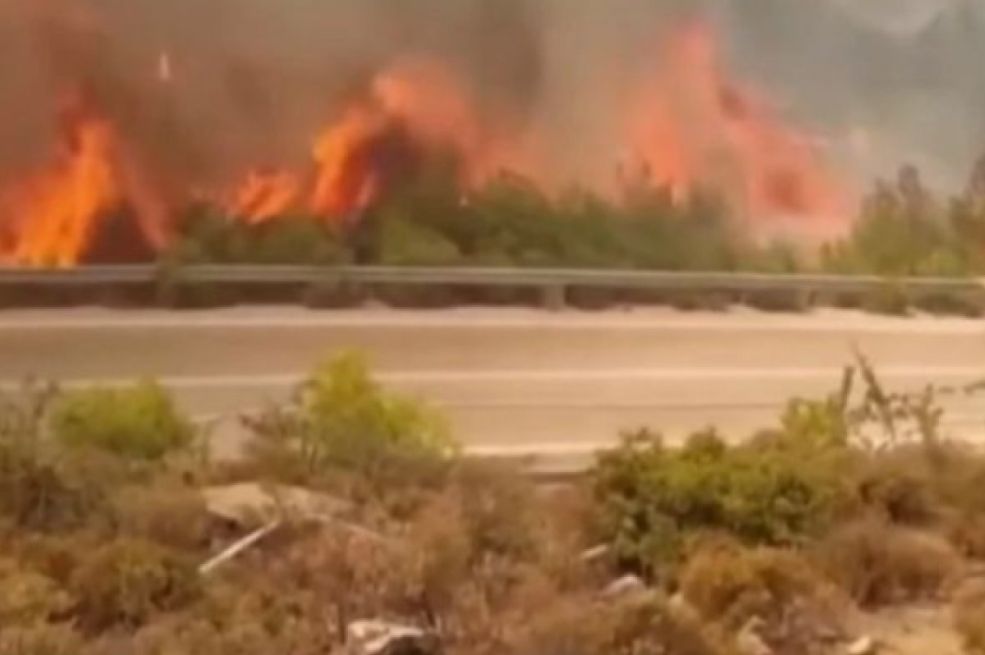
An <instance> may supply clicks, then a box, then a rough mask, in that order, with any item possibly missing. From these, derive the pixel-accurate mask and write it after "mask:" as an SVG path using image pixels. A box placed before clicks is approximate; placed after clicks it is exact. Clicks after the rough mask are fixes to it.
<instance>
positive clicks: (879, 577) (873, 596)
mask: <svg viewBox="0 0 985 655" xmlns="http://www.w3.org/2000/svg"><path fill="white" fill-rule="evenodd" d="M816 553H817V560H818V562H819V564H820V565H821V566H822V567H823V569H824V570H825V571H827V573H828V574H829V575H830V577H831V578H832V579H833V580H834V581H835V582H836V583H837V584H838V585H839V586H841V587H842V588H843V589H844V590H845V591H846V592H848V594H850V595H851V596H852V598H854V599H855V600H856V601H857V602H858V603H859V604H861V605H865V606H878V605H885V604H892V603H898V602H904V601H910V600H919V599H928V598H934V597H936V596H937V595H938V594H939V593H940V591H941V588H942V585H943V584H944V583H946V582H947V581H948V580H949V578H950V577H951V576H952V575H954V574H955V572H956V571H957V569H958V566H959V564H960V562H959V558H958V556H957V553H956V552H955V551H954V549H953V547H952V546H951V545H950V544H949V543H948V542H947V541H946V540H944V539H942V538H940V537H937V536H936V535H933V534H931V533H928V532H921V531H918V530H914V529H911V528H903V527H899V526H894V525H891V524H889V523H886V522H885V521H883V520H880V519H877V518H864V519H859V520H857V521H854V522H851V523H848V524H845V525H843V526H840V527H839V528H836V529H835V530H834V531H832V532H831V533H830V534H829V535H828V536H827V537H826V538H825V539H823V540H821V541H820V542H819V543H818V545H817V548H816Z"/></svg>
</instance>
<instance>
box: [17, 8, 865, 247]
mask: <svg viewBox="0 0 985 655" xmlns="http://www.w3.org/2000/svg"><path fill="white" fill-rule="evenodd" d="M715 36H716V35H715V33H714V32H713V31H712V30H711V29H710V27H709V26H708V25H706V24H704V23H700V22H693V23H688V24H686V25H684V26H682V28H681V29H679V30H678V31H677V32H675V33H674V34H673V35H671V37H670V38H669V39H667V40H666V41H665V42H664V43H663V47H662V48H661V50H660V52H659V57H658V58H657V64H656V65H655V67H654V70H653V71H651V74H650V75H649V77H648V79H647V80H646V82H645V83H644V84H642V85H641V87H640V88H638V89H636V93H635V94H631V95H630V97H631V99H632V102H631V103H630V106H629V107H628V108H627V109H626V112H625V119H624V121H623V122H622V124H619V123H617V124H614V125H611V126H609V127H608V128H607V129H606V130H605V132H606V135H605V136H607V137H609V138H608V141H604V142H603V141H601V140H600V143H601V145H602V147H605V146H609V147H611V149H612V151H616V150H618V149H619V148H620V147H622V148H625V147H627V146H628V147H630V148H631V149H632V152H633V158H634V162H633V163H635V164H636V165H637V167H638V169H639V170H640V171H641V173H642V174H643V176H644V177H645V179H646V180H647V181H648V182H651V183H655V184H659V185H662V186H665V187H667V188H668V189H669V190H670V192H671V197H672V198H673V199H674V200H675V201H677V202H681V201H684V200H686V199H687V196H688V195H689V194H690V193H691V192H692V191H693V190H694V189H695V188H698V187H706V188H710V189H713V190H715V191H718V192H719V193H721V194H722V195H723V196H724V199H725V200H726V201H728V202H729V203H730V205H731V206H732V208H733V209H734V210H735V211H736V213H737V214H739V215H741V216H743V217H745V218H746V219H748V220H751V221H753V220H755V221H757V224H758V222H759V221H761V220H763V219H765V218H776V217H779V218H790V217H793V218H797V219H802V218H811V219H817V220H814V222H813V223H812V225H813V224H818V223H824V222H825V221H824V220H822V219H840V218H844V217H845V216H846V215H847V207H848V198H847V194H846V193H845V191H844V189H843V187H842V186H841V185H840V183H839V181H838V180H837V179H836V178H835V177H834V176H833V175H832V174H831V172H830V171H829V170H828V169H827V168H826V167H825V164H824V161H823V156H822V155H823V153H822V152H821V151H820V149H819V147H818V146H817V144H816V143H815V142H812V141H811V139H809V138H807V137H806V136H804V135H802V134H800V133H799V132H797V131H796V130H794V129H792V128H790V127H788V126H787V125H785V124H784V123H783V122H782V121H781V120H780V118H779V115H778V112H777V111H775V110H774V108H773V107H772V106H771V105H770V104H769V103H768V102H767V101H766V100H764V99H763V97H762V96H761V95H760V94H759V93H757V92H755V91H754V90H751V89H749V88H747V87H746V86H744V85H742V84H739V83H736V82H734V81H732V80H730V79H729V78H728V76H727V75H726V72H725V70H724V67H723V65H722V63H721V57H720V54H719V52H718V48H717V43H716V41H715ZM157 64H158V67H157V77H158V80H159V81H161V82H170V81H171V80H172V79H173V77H174V70H173V68H172V61H171V59H170V55H168V53H167V52H163V53H161V55H160V57H159V58H158V62H157ZM471 91H472V89H470V87H469V86H468V84H467V83H465V82H464V81H463V80H461V79H459V78H458V77H457V76H456V75H455V70H454V69H453V68H450V67H446V66H443V65H442V64H441V63H440V62H437V61H435V60H431V59H425V58H407V59H402V60H398V61H397V62H396V63H395V64H394V65H392V66H390V67H389V68H386V69H384V70H382V71H381V72H380V73H379V74H378V75H377V76H376V77H375V78H373V79H372V80H371V81H370V84H369V85H368V86H367V88H366V91H365V93H364V94H363V96H362V97H360V98H358V99H356V100H355V101H353V102H351V103H349V104H347V105H345V106H343V107H341V108H340V111H338V113H337V114H336V115H335V116H334V117H333V120H331V121H330V122H329V123H328V124H327V125H326V126H325V127H324V128H323V129H321V130H320V131H319V132H318V134H316V135H315V138H314V139H313V143H312V146H311V152H310V159H309V161H308V162H307V164H306V167H305V168H304V169H302V170H293V169H291V168H252V169H246V170H249V172H248V173H247V174H246V175H245V176H244V178H243V179H242V180H241V181H239V183H238V184H234V185H232V186H231V187H230V188H229V189H225V190H219V191H215V190H213V191H212V192H211V193H207V194H205V195H207V196H209V197H211V198H212V199H213V200H216V201H217V202H220V203H221V205H222V206H223V207H224V208H225V209H226V211H227V212H228V214H229V215H230V216H231V217H233V218H234V219H236V220H243V221H246V222H248V223H251V224H256V223H262V222H265V221H268V220H271V219H274V218H276V217H278V216H281V215H284V214H285V213H287V212H289V211H292V210H297V211H307V212H312V213H314V214H316V215H318V216H319V217H321V218H322V219H324V220H326V221H334V222H341V221H345V220H351V219H352V218H355V217H358V215H359V214H360V213H361V212H362V211H363V210H365V209H367V208H368V207H370V206H371V205H373V204H374V203H376V202H378V201H379V200H380V198H381V197H382V196H383V195H384V194H386V193H388V192H389V191H390V190H391V188H392V186H393V185H394V184H399V183H400V182H402V181H403V179H404V177H405V176H407V175H413V174H414V173H415V170H416V168H417V167H418V166H419V164H420V160H421V158H424V157H429V156H431V155H434V154H443V153H446V152H447V153H451V154H453V155H454V158H455V161H456V164H457V173H458V175H459V183H460V184H461V187H462V189H461V190H462V191H467V190H470V189H474V188H476V187H479V186H481V185H483V184H485V183H486V182H488V181H489V180H490V178H492V177H493V176H495V175H496V174H498V173H500V172H503V171H508V172H512V173H518V174H520V175H522V176H524V177H526V178H527V179H529V180H530V181H531V182H533V183H535V184H537V185H539V186H540V187H541V188H542V189H544V190H546V191H551V190H554V189H557V188H558V186H559V184H558V183H572V182H573V183H580V184H581V185H583V186H587V187H588V188H592V189H595V190H605V189H606V186H607V185H606V184H605V181H604V180H598V179H594V180H584V179H580V180H555V179H553V175H552V171H554V170H555V169H560V168H563V166H557V167H552V166H545V165H544V162H545V158H544V157H543V155H544V154H545V153H543V152H540V151H539V150H538V149H536V148H534V147H533V144H536V143H538V142H539V141H538V138H539V137H540V136H543V135H538V134H537V133H535V132H534V130H533V129H529V130H527V131H522V130H520V131H517V130H506V129H504V126H506V125H509V124H511V122H510V121H502V120H500V121H499V122H497V120H498V119H501V118H502V117H501V116H498V117H497V116H490V115H489V113H488V112H482V111H480V108H479V105H478V103H477V101H476V96H474V95H473V94H472V93H471ZM68 108H69V111H66V112H64V116H63V117H62V122H63V123H64V127H63V134H62V139H61V142H60V143H59V145H58V149H57V151H56V152H55V153H54V154H53V157H52V160H51V162H50V164H49V165H48V166H47V167H46V168H45V169H44V170H42V171H39V172H36V173H34V174H32V175H29V176H28V177H27V178H26V179H24V180H22V181H21V183H20V184H18V185H16V186H15V187H13V188H12V189H8V190H7V191H6V192H0V198H2V199H3V201H4V202H2V203H0V261H7V262H12V263H17V264H26V265H54V266H70V265H72V264H75V263H77V262H78V261H79V260H80V259H81V258H83V257H84V256H85V255H86V253H87V252H93V251H92V250H89V247H90V245H91V244H92V242H93V240H94V239H95V238H96V236H97V235H98V233H99V231H100V227H101V225H102V223H103V222H105V220H106V218H107V216H108V215H109V213H110V212H112V211H113V210H114V209H116V208H120V207H124V206H125V207H127V208H128V209H129V210H130V215H132V216H133V217H134V219H135V220H136V221H137V222H138V224H139V227H140V232H141V234H142V235H143V238H144V239H145V240H146V242H147V244H148V245H150V246H152V247H153V248H157V249H160V248H163V247H165V246H166V245H167V243H168V240H169V238H170V236H171V234H170V229H169V228H170V224H169V220H168V219H169V214H170V212H169V211H168V206H167V204H166V203H165V202H163V201H162V198H163V197H168V198H173V197H175V195H178V196H180V195H181V193H182V191H181V190H172V191H174V192H175V193H169V194H162V193H161V190H160V189H159V188H158V186H159V185H157V184H155V181H160V179H162V178H163V179H167V176H166V175H165V176H161V178H155V177H153V176H150V175H146V173H148V172H149V171H147V170H145V169H144V168H143V167H142V166H140V164H141V163H146V162H144V161H143V159H142V158H141V157H139V156H137V155H138V154H139V153H140V152H142V151H140V150H139V143H131V142H129V141H127V140H125V139H124V138H123V136H124V135H123V134H122V133H121V132H120V131H118V130H117V129H115V126H114V125H112V124H111V123H110V122H109V121H108V120H107V119H106V118H104V117H102V116H99V115H97V114H95V113H93V111H92V108H91V107H87V106H85V105H84V104H83V103H82V102H81V101H80V100H79V99H76V100H74V101H73V103H71V104H70V105H69V107H68ZM531 128H532V126H531ZM546 142H548V143H554V142H555V140H554V139H548V140H547V141H546ZM555 154H556V153H555ZM600 156H602V155H600ZM558 159H559V157H558V156H555V157H553V159H551V158H547V159H546V161H554V162H555V163H558ZM154 172H158V173H160V172H161V171H154ZM615 172H616V171H613V173H615ZM609 191H611V189H609ZM185 193H186V196H185V197H187V195H188V193H187V190H185ZM829 222H830V221H829ZM97 250H98V249H97Z"/></svg>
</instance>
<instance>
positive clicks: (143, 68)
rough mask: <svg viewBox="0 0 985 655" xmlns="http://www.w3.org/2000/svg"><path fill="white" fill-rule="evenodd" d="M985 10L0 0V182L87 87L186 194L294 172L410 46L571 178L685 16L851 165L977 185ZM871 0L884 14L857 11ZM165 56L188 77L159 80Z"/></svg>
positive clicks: (865, 172)
mask: <svg viewBox="0 0 985 655" xmlns="http://www.w3.org/2000/svg"><path fill="white" fill-rule="evenodd" d="M982 4H983V2H982V0H935V1H931V0H927V1H926V2H918V3H915V2H914V1H913V0H878V2H869V1H868V0H798V1H791V0H705V1H704V2H697V1H684V0H679V1H677V2H673V1H670V0H663V1H661V0H605V1H602V0H454V1H449V0H167V1H162V0H0V105H2V110H0V111H2V115H3V116H4V120H2V121H0V174H3V173H4V172H5V171H9V170H17V169H20V168H22V167H24V166H26V165H29V164H30V163H31V162H37V161H41V160H43V159H44V157H45V153H46V152H48V150H49V149H50V147H51V144H52V138H53V131H52V129H51V125H52V120H53V112H54V111H55V108H56V107H57V102H58V100H57V99H58V97H59V94H61V93H63V92H64V89H65V88H66V87H67V86H71V85H81V86H83V87H84V88H85V89H86V91H87V93H89V94H91V95H92V96H94V97H95V99H96V101H97V102H98V104H99V109H100V111H102V112H104V113H106V114H107V115H108V116H109V117H110V118H111V119H112V120H113V121H114V123H116V124H117V125H118V126H119V129H120V130H121V132H123V134H124V135H125V136H126V137H127V139H128V140H129V141H131V142H133V143H134V144H136V146H135V147H138V148H139V149H140V150H141V151H142V152H141V155H142V156H143V157H145V158H147V159H149V160H151V161H153V162H154V164H155V166H156V167H157V168H159V169H160V170H163V171H166V172H167V173H166V175H165V176H170V177H171V178H173V179H171V180H170V182H171V183H173V184H175V185H178V184H190V183H192V181H196V182H203V183H207V182H208V181H210V180H212V179H215V178H217V177H221V176H222V175H223V174H224V173H225V172H227V171H229V170H231V169H234V168H236V167H237V166H239V165H241V164H242V163H243V162H252V163H265V162H269V163H271V164H278V165H280V164H284V165H288V164H292V163H297V162H300V161H303V160H304V159H305V158H306V157H307V156H308V153H309V149H310V140H311V137H312V135H313V134H314V133H315V132H316V131H317V129H318V127H319V126H320V125H321V124H323V123H324V122H325V120H326V117H328V116H330V115H331V112H332V111H333V108H335V107H338V106H339V104H340V103H342V102H344V100H345V99H346V98H347V97H349V96H352V95H357V94H359V93H360V92H361V90H363V89H364V87H365V85H366V84H367V83H368V80H369V79H370V78H371V76H372V75H373V73H374V72H376V71H378V70H380V69H381V68H383V67H385V66H386V65H387V63H388V62H391V61H392V60H394V58H397V57H400V56H404V55H406V54H408V53H411V54H423V55H432V56H436V57H438V58H440V59H441V60H443V61H445V62H447V63H448V64H449V65H450V66H453V67H454V68H455V70H456V71H457V72H458V73H459V74H460V77H461V78H462V79H463V80H465V83H466V84H467V85H468V92H469V93H470V95H471V96H472V97H474V98H476V99H477V102H478V106H479V110H480V112H481V113H486V114H488V115H489V116H495V117H496V120H497V121H499V122H500V123H502V124H505V125H506V129H516V130H518V131H520V130H525V129H532V130H535V131H536V132H537V133H538V134H540V135H541V136H542V139H543V141H544V144H545V147H546V148H547V149H548V150H549V151H550V152H551V153H552V155H553V156H552V157H551V161H552V162H554V165H555V166H556V168H557V169H558V171H559V173H560V174H561V175H563V176H567V177H571V178H573V179H576V180H577V179H583V178H586V177H591V176H594V175H600V174H602V173H601V171H602V169H603V168H604V167H607V166H611V164H612V162H614V161H616V160H617V159H618V158H619V157H620V154H621V153H620V149H621V148H623V147H624V146H625V144H620V143H613V142H612V134H613V131H612V130H611V129H610V127H609V125H610V124H611V122H612V121H616V120H620V116H621V115H622V112H623V107H622V103H623V102H624V101H625V97H626V94H627V90H628V89H630V88H631V87H632V86H633V84H634V83H636V82H638V81H639V80H640V79H641V78H642V77H644V76H645V75H646V74H647V71H648V70H649V69H650V68H651V63H652V62H651V61H650V59H652V57H653V56H654V53H656V52H658V50H657V49H656V48H655V47H654V45H655V43H657V42H659V40H660V39H661V38H662V36H663V35H664V34H665V33H666V30H668V29H672V28H673V26H674V25H675V23H677V22H678V21H680V20H681V19H682V18H683V17H687V16H693V15H701V16H704V17H706V18H707V19H708V20H710V21H713V22H714V23H715V25H716V27H717V29H718V30H719V32H720V34H721V36H722V41H723V48H724V50H725V52H726V53H727V55H728V57H727V62H728V65H729V67H730V68H731V69H732V70H733V71H734V73H735V74H736V75H737V76H739V77H741V78H742V79H746V80H749V82H750V83H751V84H755V85H757V86H758V87H760V88H762V89H763V90H764V92H766V93H767V94H768V95H769V96H770V97H771V98H772V99H773V101H774V102H775V104H776V106H777V108H778V111H780V112H781V113H783V114H784V115H786V116H788V117H789V119H790V120H791V121H792V122H794V123H796V124H802V125H804V126H806V127H807V128H809V129H810V130H811V131H812V132H814V133H816V134H817V135H818V139H819V143H821V144H822V146H823V147H824V148H826V149H828V150H829V151H830V153H831V157H832V158H834V159H835V160H837V161H838V162H839V163H840V164H842V165H843V166H844V167H845V170H846V171H850V172H851V174H853V175H858V176H860V177H867V176H873V175H876V174H879V173H885V174H892V171H893V168H894V167H895V166H898V165H899V164H902V163H904V162H912V163H915V164H917V165H919V166H921V167H922V168H924V169H925V173H926V176H927V178H928V179H930V180H932V181H933V182H935V183H937V184H940V185H942V186H951V187H957V186H959V185H960V184H961V182H962V180H963V176H964V174H965V172H966V171H967V170H968V168H969V167H970V165H971V162H972V161H973V160H974V158H975V157H977V156H978V155H979V154H981V152H982V151H983V149H985V75H982V74H981V73H980V72H979V70H978V68H979V67H980V62H981V61H983V58H985V38H983V37H985V11H982V7H981V5H982ZM861 5H865V8H864V9H860V8H859V6H861ZM162 53H167V58H168V62H167V65H168V69H169V71H170V72H171V73H172V74H173V77H174V80H173V83H171V84H169V85H162V84H160V83H159V81H158V80H157V79H156V77H155V76H156V75H157V74H158V73H159V68H160V66H161V57H162Z"/></svg>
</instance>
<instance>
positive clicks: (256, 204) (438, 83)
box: [226, 58, 509, 222]
mask: <svg viewBox="0 0 985 655" xmlns="http://www.w3.org/2000/svg"><path fill="white" fill-rule="evenodd" d="M440 150H447V151H449V152H453V153H454V154H455V155H456V156H457V159H458V162H459V164H460V166H461V168H462V170H461V176H462V182H463V184H469V185H479V184H481V183H482V182H483V181H485V180H487V179H488V178H489V177H490V176H491V175H492V174H494V173H495V172H497V171H498V170H501V169H504V168H509V166H508V164H507V162H506V159H505V158H504V157H502V156H500V155H499V154H498V152H497V151H496V150H495V149H494V146H493V144H492V142H491V141H484V140H483V137H482V131H481V129H480V124H479V121H478V114H477V111H476V109H475V108H474V107H473V106H472V105H471V104H470V102H469V99H468V96H467V94H466V93H465V92H464V91H463V85H462V84H461V83H460V82H458V81H457V80H455V79H454V77H453V76H452V75H451V74H450V73H449V71H447V70H446V69H445V68H443V67H442V66H441V65H440V64H438V63H437V62H435V61H432V60H428V59H420V58H415V59H410V60H406V61H401V62H398V63H397V64H396V65H394V66H392V67H390V68H388V69H386V70H384V71H383V72H381V73H380V74H379V75H377V76H376V77H375V78H374V79H373V81H372V84H371V85H370V89H369V92H368V95H367V96H366V97H363V98H359V99H357V100H356V101H354V102H353V103H352V104H350V105H349V106H347V107H346V108H345V109H344V110H343V111H342V112H341V113H340V114H339V116H338V117H337V118H336V119H335V120H334V121H332V122H331V123H329V124H328V125H327V126H326V127H324V128H323V129H322V130H321V132H320V133H319V134H318V135H317V136H316V138H315V139H314V144H313V146H312V152H311V162H310V167H311V171H312V174H308V175H306V174H303V173H291V172H288V171H276V172H261V171H256V170H254V171H251V172H249V173H248V174H247V175H246V177H245V179H244V180H243V181H242V182H240V183H239V184H238V185H237V187H236V189H235V190H234V191H233V193H232V194H230V197H231V201H229V202H227V203H226V207H227V209H228V210H229V211H230V213H232V214H234V215H236V216H241V217H243V218H245V219H246V220H248V221H250V222H259V221H263V220H267V219H270V218H272V217H274V216H276V215H278V214H281V213H283V212H284V211H286V210H288V209H290V208H292V207H294V206H296V205H301V206H303V207H304V208H305V209H307V210H308V211H310V212H312V213H314V214H316V215H319V216H323V217H325V218H327V219H329V220H336V221H338V220H345V219H346V218H348V217H351V216H353V215H354V214H358V213H359V212H361V211H362V210H365V209H366V208H367V207H369V206H371V205H372V204H373V203H374V202H375V201H376V200H377V199H378V198H379V196H380V195H381V194H382V193H384V192H385V190H386V189H387V187H388V186H390V185H391V184H392V183H394V182H396V181H398V180H399V178H401V176H404V175H406V174H408V173H409V172H412V170H413V169H414V168H415V167H416V165H417V164H418V163H419V162H418V159H419V158H420V157H421V156H422V154H423V153H425V152H436V151H440Z"/></svg>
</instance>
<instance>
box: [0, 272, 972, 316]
mask: <svg viewBox="0 0 985 655" xmlns="http://www.w3.org/2000/svg"><path fill="white" fill-rule="evenodd" d="M251 285H253V286H255V285H263V286H271V285H273V286H277V285H290V286H293V287H299V286H300V287H307V288H321V289H325V288H332V287H340V288H341V287H345V288H365V289H374V288H379V287H386V288H414V287H434V288H451V289H460V288H470V287H471V288H481V289H534V290H538V291H540V292H542V293H543V299H544V301H545V302H546V303H547V304H548V305H560V304H563V303H564V302H565V299H566V297H567V294H568V292H569V291H570V290H572V289H592V290H608V291H614V292H620V291H622V292H634V291H635V292H639V291H649V292H690V293H716V292H717V293H726V294H735V295H737V296H739V297H740V298H741V297H743V296H745V295H746V294H756V293H769V292H772V293H789V294H796V295H798V296H802V297H804V298H805V299H806V302H808V304H809V303H810V302H811V300H810V298H811V297H812V296H817V295H839V294H842V295H849V296H864V295H866V294H873V293H880V292H884V291H887V290H891V291H893V292H894V293H898V294H900V295H901V296H903V297H905V298H907V299H911V300H912V299H914V298H919V297H927V296H938V297H947V298H952V299H960V300H962V301H965V302H971V303H974V304H975V305H976V306H980V307H981V308H982V309H985V280H983V279H980V278H934V277H919V278H883V277H878V276H871V275H859V276H848V275H813V274H763V273H722V272H668V271H637V270H585V269H549V268H522V269H520V268H479V267H402V266H325V267H319V266H294V265H258V266H254V265H194V266H183V267H182V266H174V267H172V266H158V265H118V266H84V267H78V268H71V269H24V268H0V291H3V290H4V289H11V288H21V289H24V288H29V289H33V290H44V289H49V290H50V289H59V290H61V289H69V290H71V289H79V288H86V287H90V288H96V289H107V288H109V289H112V288H126V287H132V286H144V287H169V288H176V287H177V288H181V287H195V286H212V287H223V286H230V287H237V286H251ZM0 304H4V303H2V301H0Z"/></svg>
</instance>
